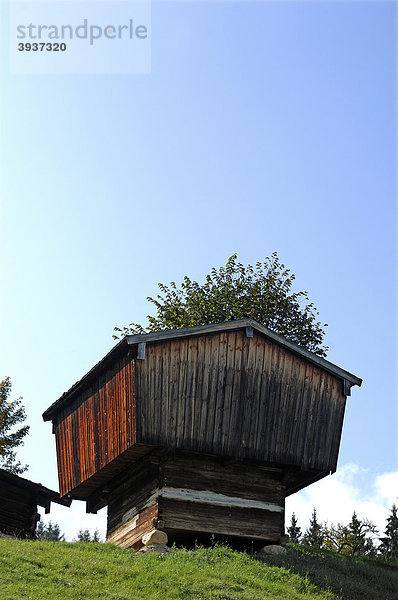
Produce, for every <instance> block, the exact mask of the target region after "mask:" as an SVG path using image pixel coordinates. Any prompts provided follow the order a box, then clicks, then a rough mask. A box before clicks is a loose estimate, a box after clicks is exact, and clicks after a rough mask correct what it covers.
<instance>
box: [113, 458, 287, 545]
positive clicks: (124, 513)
mask: <svg viewBox="0 0 398 600" xmlns="http://www.w3.org/2000/svg"><path fill="white" fill-rule="evenodd" d="M283 479H284V474H283V471H282V469H279V468H274V467H271V466H267V465H260V466H259V465H256V464H247V463H239V462H222V461H220V460H217V459H216V458H214V457H209V456H203V455H197V456H193V455H189V454H181V455H175V454H169V455H166V456H163V457H162V458H158V459H155V458H153V457H152V458H148V459H147V460H144V461H142V463H141V464H140V465H139V466H137V468H136V470H135V471H133V472H131V473H130V474H129V476H128V477H126V478H125V479H124V481H123V482H121V483H120V485H119V486H117V487H115V488H114V489H113V491H112V492H111V493H110V495H109V500H108V534H107V540H108V541H109V542H112V543H115V544H117V545H119V546H121V547H123V548H131V547H133V548H134V547H135V548H138V547H140V546H141V540H142V537H143V536H144V535H145V534H146V533H149V532H150V531H151V530H153V529H154V528H158V529H161V530H162V531H164V532H166V533H167V535H168V538H169V543H173V542H176V543H184V544H188V545H189V544H193V543H195V541H198V542H200V543H202V542H204V543H206V542H207V541H210V540H211V539H215V540H225V541H228V542H229V543H232V545H234V546H239V545H248V544H251V543H253V544H254V545H256V546H259V545H264V543H267V542H268V543H270V542H271V543H274V544H275V543H279V541H280V538H281V536H282V535H283V534H284V503H285V486H284V483H283Z"/></svg>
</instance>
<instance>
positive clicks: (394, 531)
mask: <svg viewBox="0 0 398 600" xmlns="http://www.w3.org/2000/svg"><path fill="white" fill-rule="evenodd" d="M384 535H385V537H382V538H380V540H381V544H380V546H379V552H380V554H381V555H382V556H383V557H384V558H389V559H393V560H398V509H397V506H396V505H395V504H393V505H392V507H391V514H390V515H389V517H388V518H387V526H386V529H385V532H384Z"/></svg>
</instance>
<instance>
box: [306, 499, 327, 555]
mask: <svg viewBox="0 0 398 600" xmlns="http://www.w3.org/2000/svg"><path fill="white" fill-rule="evenodd" d="M323 542H324V531H323V526H322V524H321V523H319V522H318V516H317V514H316V509H315V508H314V509H313V511H312V515H311V519H310V526H309V527H308V529H307V531H306V532H305V534H304V537H303V543H304V544H306V545H307V546H312V547H313V548H322V547H323Z"/></svg>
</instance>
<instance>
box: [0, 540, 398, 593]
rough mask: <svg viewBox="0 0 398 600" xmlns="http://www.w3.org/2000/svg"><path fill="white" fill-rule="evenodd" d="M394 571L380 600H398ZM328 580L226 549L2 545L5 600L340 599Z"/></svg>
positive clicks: (1, 589)
mask: <svg viewBox="0 0 398 600" xmlns="http://www.w3.org/2000/svg"><path fill="white" fill-rule="evenodd" d="M293 554H295V551H294V552H293ZM293 554H292V552H289V553H288V554H287V555H285V557H283V560H284V561H288V560H291V559H292V557H293ZM289 557H290V558H289ZM296 558H297V557H296ZM273 560H278V561H280V560H281V559H280V558H278V559H273ZM309 560H312V561H313V562H314V560H321V559H315V558H314V557H308V556H307V557H303V561H302V563H301V564H302V565H304V564H307V567H308V561H309ZM325 560H327V559H323V564H325ZM305 561H307V563H306V562H305ZM341 562H343V561H341ZM344 562H345V563H346V562H347V561H344ZM350 562H351V563H352V568H356V566H355V565H356V563H354V562H352V561H350ZM314 564H315V563H314ZM361 565H362V563H361ZM307 567H305V568H304V571H305V569H306V568H307ZM293 568H294V566H292V569H293ZM312 568H314V566H313V567H312ZM371 569H373V566H372V567H371ZM307 570H308V569H307ZM391 573H394V574H395V577H396V580H395V586H396V587H395V590H396V592H395V596H392V595H388V594H389V592H388V590H387V588H386V590H387V591H386V593H384V591H383V592H382V593H381V594H380V593H379V591H378V592H377V593H376V594H375V595H374V596H373V597H372V599H373V600H376V599H377V600H378V599H383V600H387V599H390V598H391V599H393V598H394V600H396V598H397V597H398V595H397V590H398V570H397V569H394V568H391ZM323 575H324V573H323ZM323 575H322V576H321V577H320V580H319V581H318V587H315V585H313V584H312V583H311V582H310V579H309V577H307V576H306V575H305V574H304V573H302V574H301V575H300V574H296V573H294V572H292V570H290V571H289V570H288V569H286V568H283V567H282V566H276V565H269V564H265V563H263V562H261V561H258V560H256V559H254V558H251V557H249V556H248V555H246V554H243V553H238V552H234V551H232V550H230V549H229V548H226V547H221V546H215V547H214V548H209V549H203V548H200V549H197V550H195V551H187V550H177V549H173V550H172V551H171V552H170V554H168V555H167V556H159V555H156V554H149V555H148V554H147V555H145V556H137V555H135V553H134V552H132V551H129V550H122V549H120V548H117V547H115V546H112V545H109V544H94V543H86V544H67V543H63V542H56V543H55V542H32V541H20V540H11V539H0V600H23V599H25V598H28V599H29V600H42V599H51V600H99V599H101V600H155V599H157V600H164V599H166V600H174V599H176V600H177V599H178V600H181V599H187V600H195V599H197V600H199V599H203V600H205V599H206V600H207V599H209V600H268V599H272V600H296V599H297V600H299V599H300V600H336V598H338V597H339V596H338V595H334V594H333V593H332V592H331V591H328V590H327V589H321V588H322V587H323V588H327V586H328V581H327V580H326V581H325V580H324V579H322V577H323ZM389 581H390V579H389ZM390 583H391V584H392V585H394V581H393V580H391V582H390ZM368 585H369V584H368ZM392 589H394V587H393V588H392ZM358 598H359V596H358ZM361 598H362V597H361ZM369 598H370V596H369Z"/></svg>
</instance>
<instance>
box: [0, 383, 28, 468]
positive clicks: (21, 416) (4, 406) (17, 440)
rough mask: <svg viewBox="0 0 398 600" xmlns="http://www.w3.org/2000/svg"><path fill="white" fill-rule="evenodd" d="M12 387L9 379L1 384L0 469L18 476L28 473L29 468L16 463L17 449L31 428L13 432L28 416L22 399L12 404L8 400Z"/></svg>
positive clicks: (22, 428) (26, 426) (26, 427)
mask: <svg viewBox="0 0 398 600" xmlns="http://www.w3.org/2000/svg"><path fill="white" fill-rule="evenodd" d="M11 387H12V386H11V381H10V378H9V377H6V378H5V379H3V381H1V382H0V468H2V469H6V470H7V471H10V472H11V473H15V474H18V473H23V472H24V471H26V469H27V468H28V467H27V465H21V463H20V462H15V456H16V451H15V449H16V448H18V446H21V445H22V444H23V441H24V437H25V436H26V435H27V433H28V431H29V426H28V425H25V426H24V427H21V428H20V429H16V430H13V428H14V427H15V426H16V425H18V424H19V423H22V422H23V421H24V420H25V419H26V415H25V409H24V407H23V406H22V403H21V399H20V398H19V399H18V400H13V401H11V402H10V401H9V400H8V397H9V395H10V394H11Z"/></svg>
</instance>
